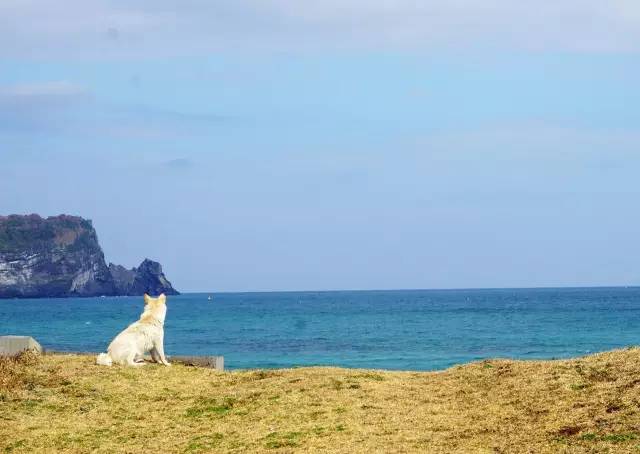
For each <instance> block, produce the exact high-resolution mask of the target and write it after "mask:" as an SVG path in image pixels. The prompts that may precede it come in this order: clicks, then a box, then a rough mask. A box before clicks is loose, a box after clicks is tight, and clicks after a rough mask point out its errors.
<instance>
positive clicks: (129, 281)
mask: <svg viewBox="0 0 640 454" xmlns="http://www.w3.org/2000/svg"><path fill="white" fill-rule="evenodd" d="M109 271H110V272H111V276H112V277H113V280H114V283H115V285H116V292H117V293H118V294H119V295H142V294H143V293H148V294H150V295H159V294H161V293H164V294H166V295H177V294H178V292H177V291H176V290H175V289H174V288H173V287H172V286H171V282H169V280H168V279H167V278H166V277H165V275H164V273H163V272H162V265H160V264H159V263H158V262H154V261H153V260H149V259H144V261H143V262H142V263H141V264H140V266H139V267H138V268H132V269H130V270H128V269H126V268H125V267H123V266H121V265H114V264H113V263H110V264H109Z"/></svg>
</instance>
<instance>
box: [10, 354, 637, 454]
mask: <svg viewBox="0 0 640 454" xmlns="http://www.w3.org/2000/svg"><path fill="white" fill-rule="evenodd" d="M0 450H4V451H5V452H52V451H63V452H89V451H91V452H191V453H194V452H262V451H264V452H309V451H318V452H320V451H321V452H505V453H506V452H508V453H512V452H536V453H537V452H554V453H555V452H616V453H619V452H640V349H637V348H633V349H627V350H619V351H613V352H608V353H602V354H597V355H593V356H589V357H585V358H578V359H572V360H566V361H505V360H491V361H483V362H478V363H473V364H468V365H464V366H459V367H454V368H451V369H449V370H446V371H443V372H420V373H417V372H383V371H371V370H351V369H338V368H301V369H290V370H273V371H259V370H257V371H244V372H225V373H220V372H215V371H212V370H208V369H201V368H190V367H186V366H179V365H175V366H173V367H171V368H165V367H161V366H156V365H147V366H145V367H143V368H136V369H131V368H121V367H112V368H106V367H99V366H96V365H94V364H93V359H92V358H90V357H81V356H56V355H53V356H44V357H40V358H37V357H31V356H25V357H23V358H21V359H19V360H17V361H14V360H6V359H4V360H0Z"/></svg>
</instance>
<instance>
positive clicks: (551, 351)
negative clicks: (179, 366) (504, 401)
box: [0, 288, 640, 370]
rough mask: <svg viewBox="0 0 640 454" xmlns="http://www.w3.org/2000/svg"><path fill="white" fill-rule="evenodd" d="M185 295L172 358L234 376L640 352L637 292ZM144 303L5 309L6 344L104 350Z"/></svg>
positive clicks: (173, 305)
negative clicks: (217, 364)
mask: <svg viewBox="0 0 640 454" xmlns="http://www.w3.org/2000/svg"><path fill="white" fill-rule="evenodd" d="M208 295H209V294H186V295H181V296H173V297H169V299H168V313H167V320H166V324H165V351H166V352H167V354H168V355H171V354H198V355H224V356H225V366H226V367H227V368H229V369H240V368H258V367H259V368H273V367H295V366H307V365H332V366H345V367H363V368H379V369H406V370H433V369H443V368H446V367H449V366H451V365H453V364H459V363H465V362H469V361H474V360H479V359H483V358H496V357H500V358H564V357H571V356H577V355H584V354H588V353H593V352H598V351H603V350H609V349H613V348H618V347H624V346H628V345H637V344H640V288H575V289H504V290H409V291H345V292H281V293H218V294H212V295H213V298H212V300H208V299H207V297H208ZM142 307H143V301H142V298H141V297H119V298H104V297H103V298H77V299H75V298H74V299H33V300H17V299H11V300H0V335H2V334H18V335H30V336H33V337H35V338H36V339H37V340H38V341H40V343H41V344H42V345H43V346H44V347H45V348H48V349H55V350H69V351H96V352H97V351H105V350H106V348H107V345H108V344H109V342H110V341H111V339H112V338H113V337H114V336H115V335H116V334H117V333H118V332H119V331H121V330H122V329H123V328H125V327H126V326H127V325H128V324H129V323H131V322H133V321H135V320H136V319H137V318H138V316H139V314H140V312H141V310H142Z"/></svg>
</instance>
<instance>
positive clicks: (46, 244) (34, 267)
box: [0, 214, 178, 298]
mask: <svg viewBox="0 0 640 454" xmlns="http://www.w3.org/2000/svg"><path fill="white" fill-rule="evenodd" d="M144 292H149V293H153V294H158V293H163V292H164V293H166V294H177V293H178V292H176V290H175V289H174V288H173V287H172V286H171V283H170V282H169V281H168V280H167V279H166V277H165V276H164V274H163V273H162V267H161V266H160V264H159V263H157V262H152V261H151V260H145V261H144V262H142V265H140V267H139V268H134V269H133V270H126V269H125V268H123V267H118V266H117V265H111V266H110V267H107V264H106V262H105V259H104V254H103V252H102V249H101V248H100V245H99V243H98V236H97V234H96V231H95V229H94V228H93V226H92V224H91V221H89V220H86V219H83V218H80V217H76V216H67V215H61V216H55V217H49V218H46V219H45V218H42V217H40V216H38V215H35V214H32V215H28V216H19V215H11V216H0V298H40V297H68V296H101V295H106V296H111V295H141V294H142V293H144Z"/></svg>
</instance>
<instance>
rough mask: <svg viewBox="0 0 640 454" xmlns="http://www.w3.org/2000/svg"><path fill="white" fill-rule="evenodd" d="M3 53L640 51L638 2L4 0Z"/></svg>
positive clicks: (0, 5)
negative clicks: (457, 49) (346, 50)
mask: <svg viewBox="0 0 640 454" xmlns="http://www.w3.org/2000/svg"><path fill="white" fill-rule="evenodd" d="M0 42H5V43H9V42H10V43H11V46H1V47H0V56H14V57H16V56H17V57H25V56H29V57H43V56H50V55H52V54H57V55H64V56H85V57H91V58H108V57H110V56H126V55H129V56H141V55H142V56H149V55H160V56H164V55H185V54H193V53H198V52H210V51H238V50H242V49H244V50H250V51H256V50H263V49H268V50H277V51H297V50H309V49H316V50H326V49H331V50H336V49H350V48H351V49H381V48H383V49H384V48H387V49H396V50H397V49H400V50H406V49H417V50H427V51H429V50H442V49H451V48H464V49H469V48H471V49H473V48H490V49H505V50H533V51H545V50H552V51H579V52H637V51H639V50H640V3H638V2H637V1H636V0H612V1H609V2H602V1H598V0H560V1H558V0H540V1H537V2H516V1H513V0H425V1H415V0H395V1H388V0H339V1H338V0H325V1H321V2H301V1H299V0H215V1H211V2H202V1H199V0H183V1H175V0H155V1H152V0H139V1H136V2H124V1H122V0H97V1H92V2H86V1H84V0H65V2H64V8H62V7H60V2H57V1H55V0H39V1H35V0H29V1H24V0H4V1H3V2H0Z"/></svg>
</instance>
